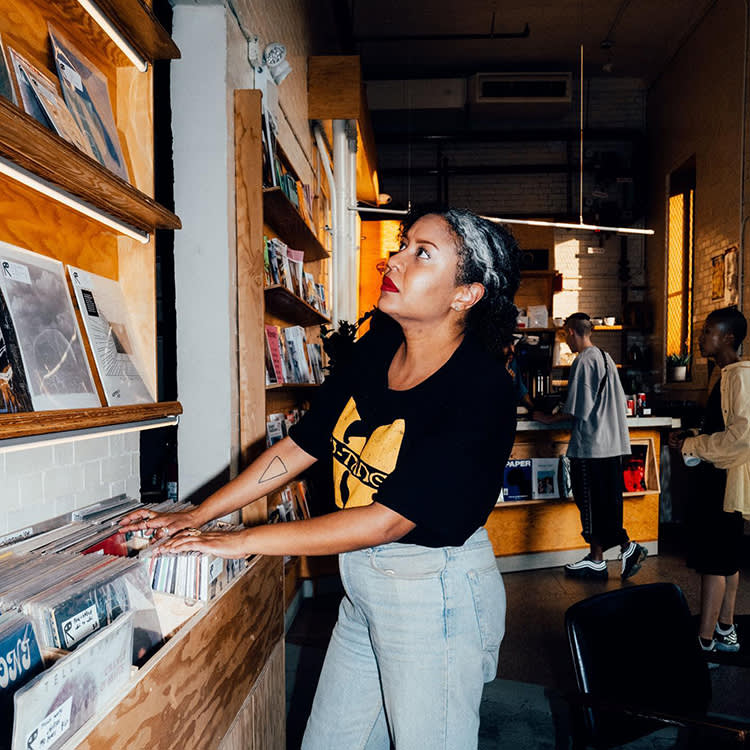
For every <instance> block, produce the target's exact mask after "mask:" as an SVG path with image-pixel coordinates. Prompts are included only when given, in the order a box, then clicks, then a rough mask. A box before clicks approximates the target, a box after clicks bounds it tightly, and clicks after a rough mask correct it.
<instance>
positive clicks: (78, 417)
mask: <svg viewBox="0 0 750 750" xmlns="http://www.w3.org/2000/svg"><path fill="white" fill-rule="evenodd" d="M179 414H182V405H181V404H180V403H179V401H164V402H161V403H154V404H133V405H128V406H104V407H99V408H94V409H60V410H59V411H27V412H20V413H18V414H3V415H2V416H0V441H2V440H7V439H10V438H22V437H29V436H34V435H49V434H57V433H61V432H71V431H76V430H85V429H91V428H97V427H112V426H115V425H125V424H131V423H146V422H151V421H152V420H158V419H165V418H167V417H176V416H177V415H179ZM0 447H2V443H0Z"/></svg>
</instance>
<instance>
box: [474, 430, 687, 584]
mask: <svg viewBox="0 0 750 750" xmlns="http://www.w3.org/2000/svg"><path fill="white" fill-rule="evenodd" d="M678 427H679V420H673V419H672V418H669V417H629V418H628V428H629V431H630V442H631V445H632V446H633V450H634V455H637V456H638V457H640V458H641V459H642V460H643V465H642V467H641V469H640V470H639V473H638V475H637V477H636V483H637V486H638V489H637V491H630V492H625V493H624V499H623V506H624V508H623V521H624V526H625V528H626V529H627V531H628V534H629V535H630V538H631V539H633V540H635V541H637V542H639V543H640V544H642V545H644V546H645V547H646V549H648V551H649V554H652V555H653V554H657V553H658V534H659V489H660V485H659V453H660V450H661V444H662V440H663V439H665V438H666V434H667V433H668V432H669V430H671V429H676V428H678ZM571 428H572V425H571V423H570V422H557V423H555V424H554V425H547V424H542V423H541V422H536V421H534V420H530V419H528V420H527V419H519V421H518V429H517V432H516V440H515V442H514V444H513V451H512V452H511V459H534V458H538V459H545V458H546V459H550V458H557V457H561V456H564V455H565V452H566V450H567V447H568V442H569V440H570V431H571ZM533 463H534V462H533V461H532V464H533ZM548 463H549V462H548ZM539 465H542V462H539ZM641 472H642V473H641ZM564 475H565V472H564V471H562V469H561V471H560V472H559V475H558V477H559V481H558V482H557V486H556V490H558V491H559V494H560V495H565V494H566V492H565V484H566V482H565V476H564ZM541 478H542V473H541V472H539V473H537V472H536V465H535V471H534V475H533V476H532V480H539V481H537V482H536V484H535V483H534V481H532V493H533V494H534V495H536V496H538V495H539V494H542V495H543V494H544V493H545V492H546V491H548V487H547V485H544V486H542V483H541ZM631 486H636V485H634V484H632V483H631ZM540 491H541V493H540ZM486 528H487V532H488V533H489V537H490V540H491V541H492V545H493V548H494V550H495V555H496V557H497V562H498V567H499V568H500V570H502V571H514V570H529V569H532V568H547V567H556V566H560V565H565V564H567V563H569V562H573V561H575V560H579V559H580V558H581V557H582V556H583V555H584V554H586V553H587V552H588V549H589V548H588V545H587V544H586V542H585V541H584V539H583V537H582V536H581V520H580V516H579V513H578V508H577V506H576V504H575V501H574V499H573V498H572V497H559V498H557V499H524V500H505V501H500V502H498V504H497V505H496V506H495V508H494V509H493V511H492V512H491V514H490V517H489V518H488V520H487V524H486ZM619 551H620V550H619V548H613V549H611V550H608V551H607V553H606V557H607V558H608V559H612V558H616V557H617V555H618V554H619Z"/></svg>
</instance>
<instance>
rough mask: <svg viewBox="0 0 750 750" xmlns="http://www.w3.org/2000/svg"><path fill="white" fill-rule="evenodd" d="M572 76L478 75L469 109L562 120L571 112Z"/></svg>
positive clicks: (536, 74)
mask: <svg viewBox="0 0 750 750" xmlns="http://www.w3.org/2000/svg"><path fill="white" fill-rule="evenodd" d="M571 87H572V75H571V74H570V73H477V74H476V75H474V76H472V77H471V80H470V86H469V91H470V106H471V108H472V109H476V110H477V111H488V112H489V111H492V112H497V113H500V114H506V115H510V116H521V115H523V116H542V115H547V116H560V115H564V114H565V113H566V112H569V111H570V105H571V102H572V91H571Z"/></svg>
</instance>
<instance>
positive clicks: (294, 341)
mask: <svg viewBox="0 0 750 750" xmlns="http://www.w3.org/2000/svg"><path fill="white" fill-rule="evenodd" d="M281 336H282V338H283V340H284V342H285V344H286V352H287V373H288V375H289V382H292V383H314V382H315V380H314V379H313V375H312V370H311V367H310V360H309V354H308V351H307V337H306V335H305V329H304V328H303V327H302V326H287V327H286V328H282V329H281Z"/></svg>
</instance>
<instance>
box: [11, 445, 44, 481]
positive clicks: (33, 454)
mask: <svg viewBox="0 0 750 750" xmlns="http://www.w3.org/2000/svg"><path fill="white" fill-rule="evenodd" d="M51 465H52V446H51V445H44V446H41V447H38V448H25V449H24V450H19V451H13V452H12V453H6V454H5V472H6V474H7V475H8V476H21V475H22V474H34V473H36V472H40V471H43V470H44V468H45V467H48V466H51Z"/></svg>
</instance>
